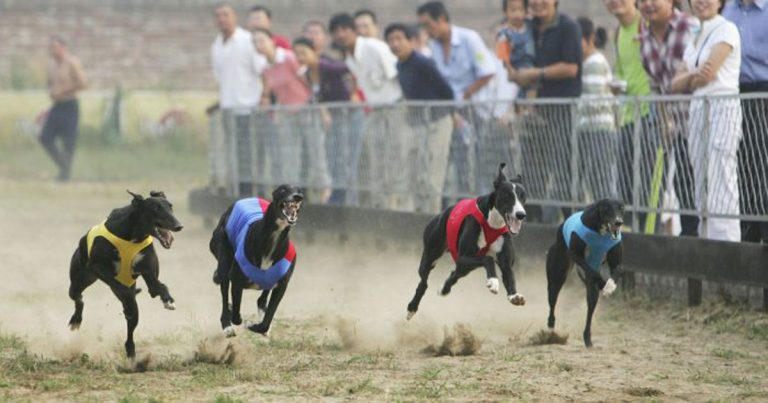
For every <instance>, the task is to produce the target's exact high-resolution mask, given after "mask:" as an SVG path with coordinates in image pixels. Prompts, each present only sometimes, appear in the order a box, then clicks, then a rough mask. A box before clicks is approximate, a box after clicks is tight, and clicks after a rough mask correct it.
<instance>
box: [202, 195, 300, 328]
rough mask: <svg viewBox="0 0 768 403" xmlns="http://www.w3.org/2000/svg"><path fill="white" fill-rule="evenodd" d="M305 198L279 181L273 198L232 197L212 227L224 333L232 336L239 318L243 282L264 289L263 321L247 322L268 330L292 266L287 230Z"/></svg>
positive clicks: (293, 258)
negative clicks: (227, 206)
mask: <svg viewBox="0 0 768 403" xmlns="http://www.w3.org/2000/svg"><path fill="white" fill-rule="evenodd" d="M303 200H304V196H303V195H302V193H301V191H300V190H299V189H298V188H297V187H294V186H289V185H280V186H279V187H278V188H277V189H275V191H274V192H273V193H272V202H271V203H270V202H268V201H266V200H264V199H260V198H256V197H253V198H248V199H241V200H238V201H237V202H235V203H234V204H233V205H232V206H230V207H229V208H228V209H227V211H226V212H224V214H223V215H222V216H221V219H220V220H219V224H218V225H217V226H216V228H215V229H214V230H213V236H212V237H211V242H210V249H211V253H213V256H214V257H216V260H217V261H218V264H217V266H216V271H215V272H214V275H213V281H214V283H216V284H218V285H219V286H220V289H221V304H222V310H221V328H222V329H224V334H225V335H226V336H227V337H232V336H235V328H234V326H233V325H240V324H242V323H243V319H242V316H241V315H240V304H241V302H242V297H243V289H246V288H247V289H257V290H262V292H261V296H260V297H259V299H258V301H257V305H258V309H259V314H260V316H261V322H260V323H255V324H247V325H246V326H247V327H248V329H249V330H251V331H253V332H256V333H260V334H266V333H267V332H268V331H269V328H270V326H271V323H272V319H273V317H274V315H275V312H276V311H277V307H278V305H280V301H281V300H282V298H283V295H284V294H285V290H286V289H287V288H288V282H289V281H290V280H291V276H292V275H293V271H294V268H295V267H296V250H295V248H294V246H293V243H292V242H291V241H290V239H289V237H288V235H289V233H290V230H291V227H293V225H295V224H296V221H297V220H298V218H299V210H300V209H301V203H302V202H303ZM230 288H231V295H232V306H231V309H230V306H229V302H228V297H229V295H228V294H229V293H230Z"/></svg>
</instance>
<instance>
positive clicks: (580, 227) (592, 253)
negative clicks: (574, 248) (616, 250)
mask: <svg viewBox="0 0 768 403" xmlns="http://www.w3.org/2000/svg"><path fill="white" fill-rule="evenodd" d="M582 214H584V212H583V211H579V212H578V213H575V214H573V215H571V216H570V217H568V219H567V220H565V223H564V224H563V238H565V245H566V246H568V247H570V246H571V234H573V233H574V232H575V233H576V235H578V236H579V238H581V240H582V241H584V243H585V244H587V256H586V257H585V260H586V261H587V264H588V265H589V267H590V268H591V269H592V270H594V271H596V272H598V273H599V272H600V265H602V264H603V260H605V256H606V255H607V254H608V251H610V250H611V248H613V247H614V246H616V245H617V244H618V243H619V242H621V238H622V237H621V232H619V239H613V238H611V234H605V235H600V233H599V232H597V231H594V230H592V229H591V228H588V227H587V226H586V225H584V223H582V222H581V216H582Z"/></svg>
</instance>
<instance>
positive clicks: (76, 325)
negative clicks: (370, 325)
mask: <svg viewBox="0 0 768 403" xmlns="http://www.w3.org/2000/svg"><path fill="white" fill-rule="evenodd" d="M408 319H410V318H408ZM77 329H80V322H78V323H72V322H70V323H69V330H71V331H73V332H74V331H75V330H77Z"/></svg>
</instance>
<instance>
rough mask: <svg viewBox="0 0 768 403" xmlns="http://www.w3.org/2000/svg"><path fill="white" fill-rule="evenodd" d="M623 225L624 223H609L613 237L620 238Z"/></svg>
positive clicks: (614, 238) (609, 229) (609, 230)
mask: <svg viewBox="0 0 768 403" xmlns="http://www.w3.org/2000/svg"><path fill="white" fill-rule="evenodd" d="M621 225H622V224H608V232H610V233H611V239H613V240H614V241H615V240H618V239H619V235H620V234H621Z"/></svg>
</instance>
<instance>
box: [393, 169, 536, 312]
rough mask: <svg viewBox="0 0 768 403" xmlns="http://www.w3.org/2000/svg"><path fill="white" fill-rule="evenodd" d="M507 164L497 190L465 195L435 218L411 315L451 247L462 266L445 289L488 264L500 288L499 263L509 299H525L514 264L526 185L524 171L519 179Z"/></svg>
mask: <svg viewBox="0 0 768 403" xmlns="http://www.w3.org/2000/svg"><path fill="white" fill-rule="evenodd" d="M504 166H505V164H503V163H502V164H499V173H498V175H497V177H496V180H494V182H493V192H491V193H490V194H487V195H484V196H480V197H478V198H475V199H464V200H461V201H460V202H458V203H457V204H456V205H454V206H451V207H448V208H447V209H446V210H445V211H443V212H442V213H440V214H439V215H437V216H436V217H435V218H433V219H432V220H431V221H430V222H429V224H427V227H426V229H424V251H423V253H422V255H421V263H420V264H419V277H420V281H419V285H418V286H417V287H416V294H415V295H414V296H413V299H412V300H411V302H410V303H409V304H408V319H411V318H412V317H413V315H414V314H416V311H418V310H419V303H420V302H421V298H422V297H423V296H424V292H426V290H427V278H428V277H429V273H430V272H431V271H432V269H434V268H435V262H436V261H437V259H439V258H440V257H441V256H442V255H443V254H444V253H445V252H446V251H448V252H450V254H451V257H452V258H453V261H454V262H455V263H456V268H455V269H454V270H453V271H452V272H451V274H450V275H449V276H448V279H447V280H445V283H444V284H443V287H442V288H441V289H440V290H439V294H440V295H442V296H445V295H448V294H449V293H450V292H451V288H452V287H453V286H454V285H455V284H456V282H457V281H458V280H459V279H460V278H462V277H464V276H466V275H467V274H469V273H470V272H472V270H474V269H476V268H478V267H483V268H484V269H485V273H486V283H485V285H486V287H488V290H489V291H490V292H492V293H494V294H497V293H498V292H499V279H498V277H497V275H496V265H497V264H498V266H499V269H500V270H501V279H502V281H503V283H504V288H505V289H506V292H507V299H508V300H509V302H511V303H512V304H513V305H525V297H523V296H522V295H521V294H519V293H518V292H517V288H516V286H515V275H514V273H513V272H512V266H513V265H514V263H515V250H514V247H513V245H512V237H514V236H516V235H518V234H519V233H520V230H521V229H522V225H523V220H524V219H525V208H524V207H523V204H524V203H525V198H526V194H525V188H524V187H523V180H522V177H521V176H520V175H518V176H517V178H515V179H513V180H509V179H507V176H506V175H505V174H504Z"/></svg>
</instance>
